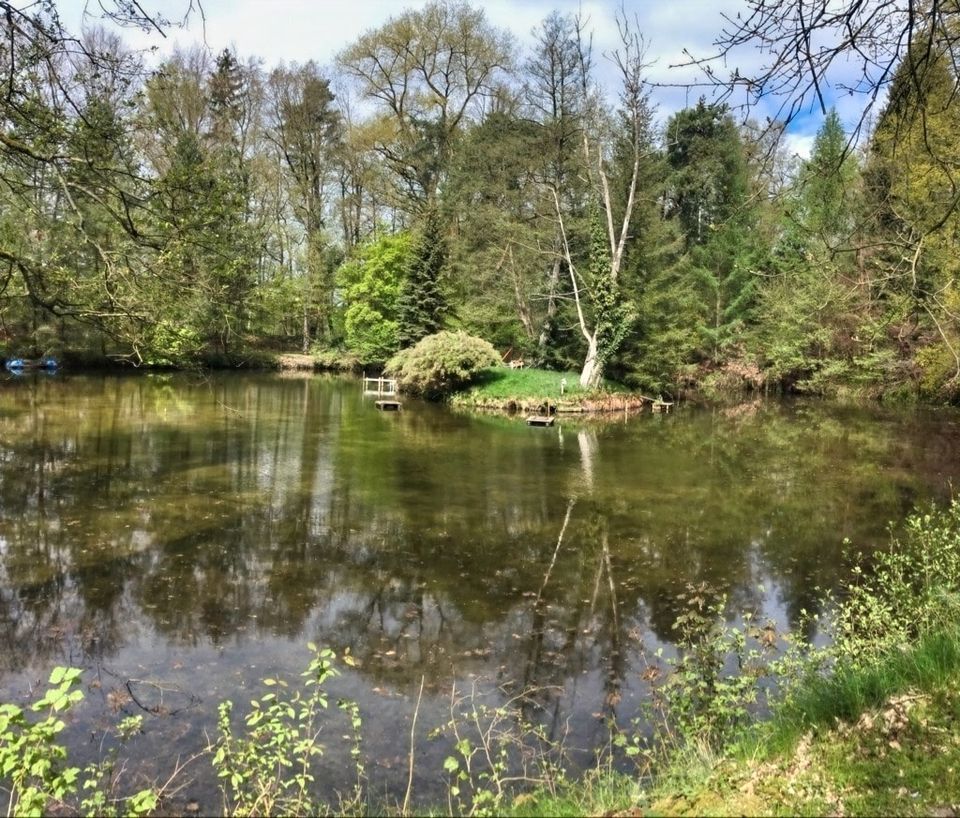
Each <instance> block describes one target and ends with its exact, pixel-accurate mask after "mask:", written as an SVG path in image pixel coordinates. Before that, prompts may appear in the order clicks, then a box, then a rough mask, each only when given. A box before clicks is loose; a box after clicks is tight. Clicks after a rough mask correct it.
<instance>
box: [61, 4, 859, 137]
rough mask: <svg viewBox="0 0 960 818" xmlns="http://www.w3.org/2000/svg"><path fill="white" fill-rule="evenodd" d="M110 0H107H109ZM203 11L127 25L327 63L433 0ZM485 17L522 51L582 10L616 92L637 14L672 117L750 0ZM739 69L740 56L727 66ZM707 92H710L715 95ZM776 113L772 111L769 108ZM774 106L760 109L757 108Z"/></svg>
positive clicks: (138, 40)
mask: <svg viewBox="0 0 960 818" xmlns="http://www.w3.org/2000/svg"><path fill="white" fill-rule="evenodd" d="M102 2H109V0H102ZM201 3H202V8H203V18H201V15H200V14H199V12H198V11H197V10H196V9H195V10H194V11H193V12H192V13H191V14H190V16H189V19H188V20H187V23H186V25H185V26H183V27H179V26H175V27H173V28H172V29H170V30H169V31H168V32H167V37H166V38H162V37H161V36H160V35H158V34H157V33H156V32H153V33H152V34H145V33H143V32H139V31H135V30H127V31H125V32H124V33H123V38H124V40H125V41H126V42H127V43H129V44H130V45H131V46H134V47H143V48H148V47H151V46H156V47H157V54H159V55H163V54H165V53H168V52H169V51H171V50H172V49H173V47H174V46H175V45H181V46H185V45H189V44H191V43H201V44H202V43H205V44H206V46H207V47H209V48H210V49H211V51H213V52H214V53H218V52H219V51H221V50H223V49H224V48H230V49H232V50H233V51H234V52H235V53H236V54H237V55H238V56H240V57H241V58H243V57H248V56H257V57H260V58H262V59H263V61H264V65H265V67H267V68H269V67H271V66H274V65H277V64H278V63H280V62H288V63H289V62H301V63H302V62H306V61H307V60H311V59H312V60H315V61H316V62H317V63H319V64H320V65H321V66H329V65H330V64H331V63H332V62H333V60H334V58H335V56H336V54H337V53H338V52H339V51H340V50H341V49H343V48H344V47H345V46H347V45H348V44H349V43H351V42H352V41H353V40H354V39H355V38H356V37H358V36H359V35H360V34H362V33H363V32H364V31H367V30H369V29H372V28H376V27H377V26H379V25H381V24H382V23H384V22H386V20H387V19H388V18H389V17H391V16H395V15H397V14H399V13H400V12H402V11H403V10H404V9H406V8H411V7H419V6H422V5H424V3H425V0H201ZM189 4H190V0H141V5H142V6H143V8H144V9H145V10H147V11H148V12H150V13H157V12H158V13H160V14H161V15H163V16H164V17H166V18H167V19H169V20H170V21H171V22H177V23H179V22H181V21H182V18H183V15H184V12H185V11H186V10H187V8H188V7H189ZM474 5H480V6H481V7H482V8H483V9H484V12H485V14H486V16H487V19H488V20H489V21H490V22H491V23H492V24H493V25H495V26H497V27H499V28H503V29H506V30H508V31H510V32H511V33H512V34H513V35H514V38H515V40H516V41H517V44H518V46H519V48H520V49H521V51H526V50H528V49H529V47H530V45H531V44H532V42H533V37H532V34H531V32H532V30H533V29H534V28H535V27H536V26H537V25H538V24H539V23H540V22H541V21H542V20H543V18H544V17H546V15H547V14H549V13H550V11H552V10H554V9H556V10H557V11H560V12H561V13H566V12H570V13H578V12H579V13H581V14H582V15H583V16H584V17H585V18H586V19H587V20H588V21H589V24H588V27H589V29H591V30H592V32H593V37H594V54H595V65H596V70H597V78H598V79H599V80H600V82H601V83H602V84H603V85H604V86H605V87H606V88H607V89H608V93H610V95H611V97H613V96H615V86H616V74H615V69H614V67H613V65H612V63H611V62H610V61H609V60H608V59H606V58H605V57H604V56H603V55H604V54H609V53H610V52H612V50H613V49H615V48H616V47H617V45H618V42H619V40H618V34H617V26H616V13H617V12H618V11H619V10H620V9H621V8H622V9H623V10H624V11H625V12H626V13H627V15H628V16H630V17H633V16H635V17H636V19H637V21H638V22H639V27H640V30H641V31H642V32H643V35H644V38H645V40H646V42H647V45H648V50H647V56H648V58H649V59H650V60H652V61H653V65H652V66H651V68H650V69H649V71H648V77H649V79H650V80H651V81H652V82H654V83H659V84H660V86H659V87H654V88H653V91H652V97H653V99H654V101H655V102H656V104H657V107H658V117H659V119H660V120H661V121H664V120H665V119H666V118H667V117H668V116H669V115H670V114H672V113H674V112H675V111H677V110H679V109H680V108H682V107H684V106H685V105H687V104H695V103H696V101H697V99H698V97H699V96H700V94H701V93H703V91H702V90H700V89H692V90H688V89H685V88H680V87H669V86H677V85H681V84H682V83H684V82H690V81H695V80H696V79H697V78H698V74H697V72H696V70H695V69H691V68H682V67H678V65H679V64H681V63H684V62H686V59H687V58H686V57H685V55H684V49H687V50H688V51H689V52H691V53H693V54H696V55H708V54H710V53H711V52H712V44H713V42H714V40H715V38H716V36H717V34H718V33H719V32H720V31H721V29H722V27H723V24H724V23H723V18H722V13H723V12H727V13H728V14H731V15H735V14H736V12H737V11H738V10H741V11H742V10H743V9H744V8H745V6H746V3H745V1H744V0H482V2H477V0H474ZM57 7H58V9H59V11H60V15H61V19H62V20H63V22H64V23H65V24H66V25H67V26H68V27H69V28H70V29H71V30H78V29H79V28H80V27H81V26H82V25H84V24H92V23H96V22H97V16H98V13H99V2H98V0H59V2H58V3H57ZM736 58H737V60H738V61H739V62H738V67H741V69H742V70H746V69H748V68H749V66H750V64H751V63H752V64H754V65H756V64H758V63H759V61H760V59H761V55H759V54H758V53H757V52H755V51H753V52H752V53H751V52H743V53H740V54H738V55H737V57H736ZM728 67H729V68H733V65H732V64H731V65H729V66H728ZM708 96H709V95H708ZM837 102H838V103H839V104H838V111H839V113H840V116H841V119H842V120H844V121H846V122H847V123H851V124H852V123H853V122H855V121H856V119H857V117H858V116H859V110H858V109H857V108H856V105H855V104H854V103H852V102H846V101H845V100H843V99H842V98H839V99H838V100H837ZM771 112H772V111H771ZM765 113H768V112H767V111H764V110H763V109H758V110H757V111H755V112H754V115H755V116H760V117H762V116H763V115H764V114H765ZM821 121H822V119H821V116H820V112H819V111H812V112H808V113H807V114H805V115H803V116H801V117H799V118H798V120H797V121H796V122H795V123H793V124H792V125H791V128H790V130H789V132H788V135H787V140H786V145H787V149H788V150H789V151H791V152H795V153H798V154H799V155H800V156H807V155H808V154H809V151H810V148H811V146H812V143H813V138H814V135H815V134H816V131H817V128H818V127H819V125H820V123H821Z"/></svg>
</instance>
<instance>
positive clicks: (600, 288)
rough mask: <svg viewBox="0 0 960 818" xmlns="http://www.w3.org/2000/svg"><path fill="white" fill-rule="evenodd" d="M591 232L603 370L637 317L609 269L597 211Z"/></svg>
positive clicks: (595, 306)
mask: <svg viewBox="0 0 960 818" xmlns="http://www.w3.org/2000/svg"><path fill="white" fill-rule="evenodd" d="M590 227H591V229H590V280H591V281H592V284H593V287H592V290H593V309H594V320H595V321H596V326H595V329H594V331H595V333H596V337H597V357H598V359H599V362H600V365H601V367H602V366H603V365H604V364H606V363H607V362H609V361H611V360H612V359H613V357H614V356H615V355H616V354H617V353H618V352H619V351H620V347H621V346H622V345H623V341H624V339H625V338H626V336H627V333H628V332H629V331H630V327H631V325H632V324H633V322H634V320H635V318H636V315H635V310H634V306H633V304H632V303H631V302H630V301H625V300H624V298H623V295H622V293H621V290H620V287H619V286H618V284H617V282H616V281H615V280H614V278H613V276H612V274H611V270H610V243H609V240H608V238H607V233H606V229H605V228H604V226H603V222H602V221H601V217H600V213H599V212H598V211H596V210H594V212H593V214H592V219H591V226H590Z"/></svg>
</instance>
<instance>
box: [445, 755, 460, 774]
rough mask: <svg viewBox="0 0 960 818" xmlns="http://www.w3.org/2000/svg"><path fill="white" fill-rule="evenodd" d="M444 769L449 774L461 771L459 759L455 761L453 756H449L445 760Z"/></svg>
mask: <svg viewBox="0 0 960 818" xmlns="http://www.w3.org/2000/svg"><path fill="white" fill-rule="evenodd" d="M443 769H444V770H446V771H447V772H448V773H455V772H456V771H457V770H459V769H460V762H459V761H457V759H455V758H454V757H453V756H447V757H446V758H445V759H444V760H443Z"/></svg>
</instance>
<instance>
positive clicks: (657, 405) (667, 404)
mask: <svg viewBox="0 0 960 818" xmlns="http://www.w3.org/2000/svg"><path fill="white" fill-rule="evenodd" d="M672 406H673V401H667V400H660V399H657V400H655V401H654V402H653V403H651V404H650V408H651V409H652V410H653V411H654V412H669V411H670V408H671V407H672Z"/></svg>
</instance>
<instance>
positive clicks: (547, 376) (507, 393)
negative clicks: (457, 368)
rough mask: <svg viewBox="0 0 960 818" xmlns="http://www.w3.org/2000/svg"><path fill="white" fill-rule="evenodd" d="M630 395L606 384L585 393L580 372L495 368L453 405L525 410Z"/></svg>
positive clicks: (455, 396)
mask: <svg viewBox="0 0 960 818" xmlns="http://www.w3.org/2000/svg"><path fill="white" fill-rule="evenodd" d="M611 393H613V394H617V395H627V394H629V392H628V391H627V389H626V387H624V386H622V385H621V384H617V383H614V382H612V381H605V382H604V384H603V387H602V388H601V389H599V390H593V389H583V388H582V387H581V386H580V374H579V373H578V372H556V371H553V370H549V369H533V368H524V369H510V368H509V367H505V366H504V367H496V368H493V369H486V370H484V371H483V372H482V373H481V374H480V375H479V376H478V377H477V378H476V380H475V381H474V382H473V383H472V384H470V386H468V387H467V388H465V389H464V390H462V391H460V392H457V393H455V394H454V395H453V396H452V397H451V399H450V402H451V403H452V404H453V405H455V406H468V407H477V408H490V409H526V408H535V407H536V406H538V405H542V404H545V403H547V402H549V403H550V404H552V405H556V404H558V403H574V404H575V403H578V402H580V401H581V400H585V399H590V398H593V399H597V398H602V397H603V396H605V395H609V394H611Z"/></svg>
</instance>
